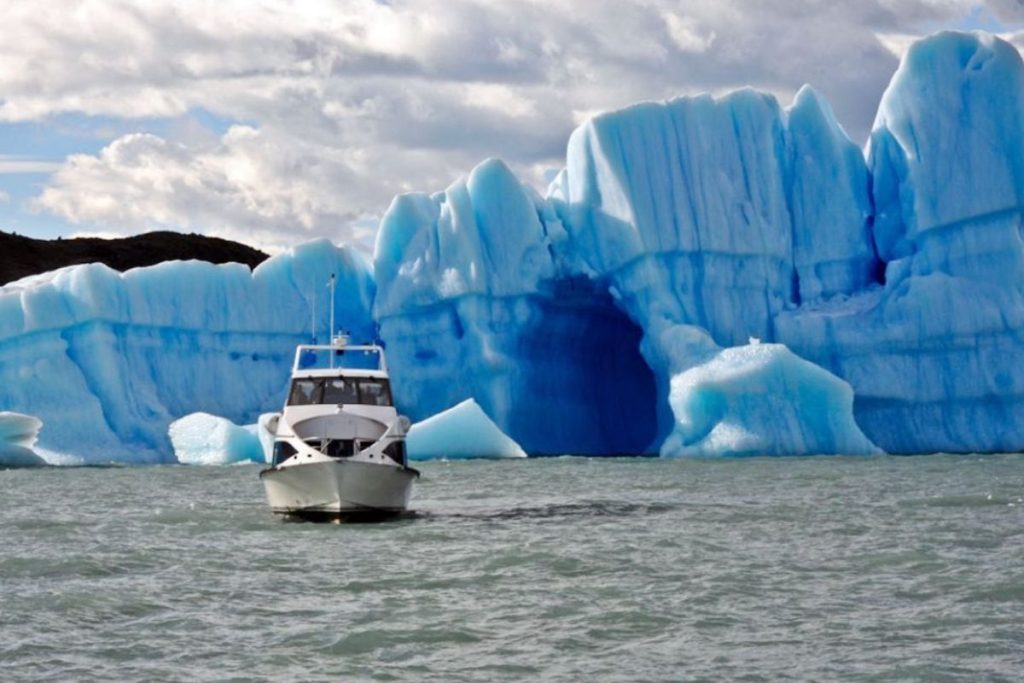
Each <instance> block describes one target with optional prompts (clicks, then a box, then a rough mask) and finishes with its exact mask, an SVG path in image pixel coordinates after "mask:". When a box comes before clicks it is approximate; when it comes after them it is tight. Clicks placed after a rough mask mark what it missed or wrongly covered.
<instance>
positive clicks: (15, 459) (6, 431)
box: [0, 411, 48, 467]
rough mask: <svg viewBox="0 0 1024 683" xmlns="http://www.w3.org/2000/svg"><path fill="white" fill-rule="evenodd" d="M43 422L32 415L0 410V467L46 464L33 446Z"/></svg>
mask: <svg viewBox="0 0 1024 683" xmlns="http://www.w3.org/2000/svg"><path fill="white" fill-rule="evenodd" d="M42 428H43V422H42V420H40V419H39V418H37V417H33V416H32V415H22V414H21V413H12V412H6V411H5V412H0V467H40V466H44V465H46V464H48V463H47V462H46V459H45V458H43V457H42V456H41V455H40V454H39V453H37V452H36V451H35V450H33V448H34V447H35V445H36V441H37V440H38V439H39V430H40V429H42Z"/></svg>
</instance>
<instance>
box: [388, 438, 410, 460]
mask: <svg viewBox="0 0 1024 683" xmlns="http://www.w3.org/2000/svg"><path fill="white" fill-rule="evenodd" d="M384 455H386V456H388V457H389V458H391V459H392V460H394V461H395V462H397V463H398V464H399V465H405V464H407V463H406V455H405V442H404V441H392V442H391V443H389V444H388V445H387V448H385V449H384Z"/></svg>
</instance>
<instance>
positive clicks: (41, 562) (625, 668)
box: [0, 456, 1024, 681]
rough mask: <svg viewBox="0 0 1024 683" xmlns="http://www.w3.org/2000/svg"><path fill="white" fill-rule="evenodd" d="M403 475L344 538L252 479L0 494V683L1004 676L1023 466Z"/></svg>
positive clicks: (170, 472) (1019, 648)
mask: <svg viewBox="0 0 1024 683" xmlns="http://www.w3.org/2000/svg"><path fill="white" fill-rule="evenodd" d="M423 470H424V478H423V480H422V482H421V484H420V487H419V490H418V496H417V500H416V507H417V508H418V509H419V511H420V512H421V516H420V517H418V518H416V519H410V520H403V521H398V522H392V523H386V524H377V525H347V526H346V525H341V526H337V525H315V524H302V523H284V522H282V521H279V520H278V519H276V518H274V517H272V516H271V515H270V514H269V512H268V511H267V509H266V508H265V507H264V501H263V493H262V488H261V486H260V484H259V482H258V481H257V477H256V474H257V468H255V467H229V468H220V469H217V468H206V469H203V468H194V469H189V468H183V467H157V468H126V469H74V470H43V471H6V472H0V492H2V493H3V499H4V503H5V506H4V513H3V517H2V518H0V680H3V681H19V680H43V679H46V680H81V681H89V680H207V681H213V680H261V679H262V680H360V679H378V680H409V681H414V680H438V681H442V680H443V681H480V680H488V681H502V680H558V681H562V680H564V681H575V680H607V681H619V680H621V681H633V680H645V681H648V680H649V681H677V680H700V679H704V680H727V679H731V680H751V681H754V680H873V681H874V680H879V681H881V680H901V681H902V680H921V681H933V680H964V681H978V680H993V681H998V680H1005V681H1015V680H1021V679H1022V678H1024V456H999V457H980V458H979V457H930V458H872V459H835V458H812V459H785V460H769V459H764V460H736V461H682V462H680V461H676V462H672V461H663V460H587V459H568V458H563V459H556V460H541V461H526V462H523V461H516V462H469V463H450V464H449V463H435V464H430V465H427V466H425V467H424V468H423Z"/></svg>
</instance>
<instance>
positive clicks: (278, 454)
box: [273, 441, 295, 465]
mask: <svg viewBox="0 0 1024 683" xmlns="http://www.w3.org/2000/svg"><path fill="white" fill-rule="evenodd" d="M293 455H295V448H294V447H293V446H292V445H291V444H289V443H285V442H284V441H278V442H277V443H275V444H274V461H273V464H274V465H280V464H281V463H283V462H284V461H285V460H287V459H288V458H290V457H292V456H293Z"/></svg>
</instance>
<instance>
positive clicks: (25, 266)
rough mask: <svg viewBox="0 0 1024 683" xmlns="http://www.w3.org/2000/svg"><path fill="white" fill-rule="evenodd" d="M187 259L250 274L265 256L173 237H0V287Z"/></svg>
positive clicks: (211, 240) (224, 243)
mask: <svg viewBox="0 0 1024 683" xmlns="http://www.w3.org/2000/svg"><path fill="white" fill-rule="evenodd" d="M189 259H198V260H200V261H209V262H211V263H229V262H235V263H244V264H245V265H247V266H249V267H250V268H255V267H256V266H257V265H259V264H260V263H262V262H263V261H264V260H266V259H267V255H266V254H264V253H263V252H262V251H258V250H256V249H253V248H252V247H248V246H246V245H244V244H239V243H238V242H231V241H229V240H222V239H219V238H216V237H204V236H202V235H196V234H190V235H186V234H182V233H177V232H149V233H146V234H144V235H136V236H134V237H125V238H123V239H111V240H106V239H99V238H95V237H82V238H77V239H57V240H37V239H32V238H31V237H22V236H21V235H13V234H11V233H7V232H3V231H0V285H3V284H7V283H8V282H13V281H14V280H19V279H21V278H23V277H27V276H29V275H36V274H38V273H45V272H47V271H50V270H56V269H57V268H63V267H64V266H72V265H77V264H81V263H94V262H100V263H105V264H107V265H108V266H110V267H111V268H114V269H115V270H121V271H124V270H128V269H129V268H138V267H139V266H152V265H155V264H157V263H160V262H162V261H175V260H182V261H184V260H189Z"/></svg>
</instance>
